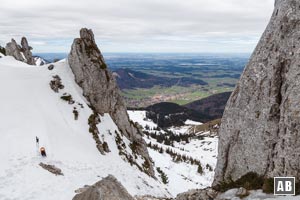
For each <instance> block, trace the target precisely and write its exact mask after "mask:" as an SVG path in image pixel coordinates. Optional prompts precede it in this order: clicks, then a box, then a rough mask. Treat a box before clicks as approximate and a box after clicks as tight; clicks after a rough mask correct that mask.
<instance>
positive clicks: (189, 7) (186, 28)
mask: <svg viewBox="0 0 300 200" xmlns="http://www.w3.org/2000/svg"><path fill="white" fill-rule="evenodd" d="M273 4H274V0H264V1H261V0H243V1H241V0H110V1H105V0H85V1H74V0H51V1H49V0H0V5H1V6H0V19H1V20H0V27H1V29H0V44H2V45H3V44H5V43H6V42H7V41H9V40H10V38H12V37H14V38H16V39H18V40H19V39H20V37H22V36H26V37H27V38H28V39H29V42H30V41H32V46H33V47H34V51H35V52H51V51H55V52H67V51H69V49H70V45H71V42H72V40H73V38H75V37H78V31H79V29H80V28H81V27H88V28H92V29H93V31H94V33H95V36H96V39H97V41H98V42H99V46H100V47H101V49H102V51H117V52H126V51H127V52H128V51H159V52H160V51H168V52H170V51H172V52H174V51H179V52H208V51H210V52H216V51H220V50H222V51H224V52H235V51H241V52H250V51H252V49H253V48H254V46H255V44H256V42H257V41H258V39H259V37H260V35H261V34H262V32H263V30H264V29H265V27H266V25H267V22H268V20H269V18H270V16H271V12H272V10H273ZM37 42H38V44H37ZM34 43H35V44H36V45H34Z"/></svg>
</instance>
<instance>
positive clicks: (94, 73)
mask: <svg viewBox="0 0 300 200" xmlns="http://www.w3.org/2000/svg"><path fill="white" fill-rule="evenodd" d="M68 61H69V65H70V67H71V69H72V71H73V73H74V75H75V81H76V82H77V84H78V85H79V86H80V87H81V88H82V89H83V95H84V96H85V97H86V98H87V100H88V101H89V102H90V104H91V106H92V107H93V109H94V110H95V112H97V113H99V114H103V113H109V114H110V115H111V117H112V119H113V120H114V122H115V123H116V125H117V126H118V128H119V130H120V132H121V133H122V134H123V135H124V136H125V137H127V138H128V139H129V140H130V141H131V142H133V143H134V144H136V152H137V153H138V154H139V155H140V156H141V159H143V160H144V164H143V166H139V168H140V167H141V168H143V169H144V170H145V171H146V173H147V174H149V175H151V176H154V170H153V167H152V160H151V159H150V156H149V154H148V151H147V147H146V143H145V141H144V140H143V138H142V133H140V131H139V130H138V129H137V128H136V127H135V126H134V123H131V122H130V120H129V117H128V114H127V110H126V105H125V103H124V101H123V99H122V97H121V95H120V90H119V88H118V86H117V84H116V81H115V79H114V77H113V76H112V73H111V72H110V71H109V70H108V69H107V66H106V64H105V61H104V58H103V56H102V54H101V52H100V50H99V49H98V47H97V45H96V43H95V39H94V34H93V32H92V31H91V30H88V29H86V28H84V29H81V30H80V38H76V39H75V40H74V42H73V45H72V49H71V52H70V54H69V57H68Z"/></svg>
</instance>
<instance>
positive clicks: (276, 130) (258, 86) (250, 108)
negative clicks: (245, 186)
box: [214, 0, 300, 185]
mask: <svg viewBox="0 0 300 200" xmlns="http://www.w3.org/2000/svg"><path fill="white" fill-rule="evenodd" d="M299 102H300V0H280V1H279V0H278V1H276V2H275V10H274V13H273V15H272V18H271V20H270V22H269V24H268V26H267V28H266V30H265V32H264V34H263V36H262V38H261V39H260V41H259V43H258V45H257V47H256V49H255V51H254V53H253V54H252V56H251V58H250V61H249V63H248V65H247V66H246V68H245V70H244V72H243V74H242V76H241V78H240V80H239V82H238V84H237V86H236V88H235V90H234V92H233V93H232V95H231V97H230V99H229V101H228V103H227V106H226V108H225V112H224V116H223V119H222V125H221V127H220V130H219V134H220V140H219V154H218V162H217V167H216V171H215V180H214V185H217V184H219V183H221V182H223V181H225V182H226V181H228V180H230V179H232V180H237V179H238V178H240V177H241V176H242V175H245V174H247V173H248V172H256V173H257V174H259V175H263V176H265V177H274V176H295V177H297V179H298V180H297V181H299V179H300V176H299V173H300V163H299V159H300V132H299V130H300V103H299Z"/></svg>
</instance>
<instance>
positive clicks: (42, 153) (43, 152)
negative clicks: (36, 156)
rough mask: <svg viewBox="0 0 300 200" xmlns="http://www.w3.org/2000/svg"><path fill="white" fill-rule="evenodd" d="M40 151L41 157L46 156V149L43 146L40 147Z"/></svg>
mask: <svg viewBox="0 0 300 200" xmlns="http://www.w3.org/2000/svg"><path fill="white" fill-rule="evenodd" d="M40 151H41V155H42V156H43V157H46V156H47V154H46V150H45V148H44V147H41V149H40Z"/></svg>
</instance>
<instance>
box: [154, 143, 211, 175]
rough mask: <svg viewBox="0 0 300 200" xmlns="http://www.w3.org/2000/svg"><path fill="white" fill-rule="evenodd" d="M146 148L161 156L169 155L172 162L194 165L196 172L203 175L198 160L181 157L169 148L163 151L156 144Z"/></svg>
mask: <svg viewBox="0 0 300 200" xmlns="http://www.w3.org/2000/svg"><path fill="white" fill-rule="evenodd" d="M148 147H149V148H151V149H153V150H155V151H157V152H159V153H161V154H163V153H167V154H169V155H170V156H171V158H172V160H173V161H174V162H176V163H180V162H184V163H187V164H190V165H196V166H198V168H197V172H198V173H199V174H201V175H202V174H203V173H204V170H203V167H202V165H201V162H200V160H197V159H194V158H192V157H190V156H186V155H181V154H179V153H177V152H175V151H174V150H172V149H170V148H166V149H163V148H162V147H160V146H158V145H157V144H152V143H151V142H150V143H148ZM207 166H210V165H209V164H207V165H206V167H207ZM210 168H211V169H212V167H211V166H210Z"/></svg>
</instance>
